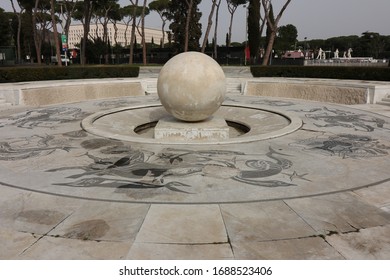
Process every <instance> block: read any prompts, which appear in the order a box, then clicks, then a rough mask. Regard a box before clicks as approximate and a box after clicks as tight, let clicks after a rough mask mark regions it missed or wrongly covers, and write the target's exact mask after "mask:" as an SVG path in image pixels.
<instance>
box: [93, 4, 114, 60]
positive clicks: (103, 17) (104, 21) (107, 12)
mask: <svg viewBox="0 0 390 280" xmlns="http://www.w3.org/2000/svg"><path fill="white" fill-rule="evenodd" d="M117 2H118V0H98V1H97V3H96V7H95V16H96V19H97V21H99V23H100V24H101V25H102V27H103V38H102V41H103V44H104V45H105V46H106V48H105V51H104V61H105V63H106V64H108V57H109V52H108V45H109V42H108V27H107V26H108V23H109V21H110V20H111V18H112V16H113V13H112V12H113V11H114V10H116V9H119V5H118V4H117ZM97 31H98V28H96V32H97ZM96 37H98V36H96Z"/></svg>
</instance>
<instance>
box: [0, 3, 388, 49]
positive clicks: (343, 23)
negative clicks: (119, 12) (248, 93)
mask: <svg viewBox="0 0 390 280" xmlns="http://www.w3.org/2000/svg"><path fill="white" fill-rule="evenodd" d="M15 2H16V1H15ZM139 2H143V1H142V0H140V1H139ZM148 2H152V1H151V0H149V1H148ZM211 2H212V1H211V0H202V2H201V4H200V6H199V8H200V10H201V12H202V13H203V14H202V18H201V23H202V27H203V30H204V31H205V28H206V27H207V19H208V15H209V12H210V9H211ZM285 2H286V0H273V1H272V3H273V5H274V13H275V16H276V15H277V14H278V13H279V11H280V9H281V7H282V6H283V4H284V3H285ZM118 3H119V4H120V5H121V6H125V5H129V4H130V1H129V0H119V2H118ZM0 7H1V8H3V9H4V10H6V11H12V8H11V4H10V0H0ZM389 11H390V0H370V1H366V0H341V1H340V0H292V1H291V3H290V4H289V6H288V7H287V9H286V10H285V12H284V14H283V16H282V19H281V21H280V23H279V26H281V25H286V24H293V25H294V26H295V27H296V28H297V30H298V40H300V41H303V40H304V38H305V37H306V38H307V40H312V39H327V38H331V37H338V36H346V35H358V36H360V35H361V34H362V33H363V32H366V31H370V32H377V33H379V34H381V35H390V16H389V15H390V14H389ZM219 14H220V18H219V23H218V26H219V28H218V44H225V37H226V33H227V32H228V28H229V19H230V18H229V17H230V14H229V13H228V10H227V4H226V0H222V2H221V8H220V12H219ZM145 22H146V23H145V24H146V26H147V27H149V28H157V29H160V28H161V20H160V17H159V16H158V14H157V13H155V12H152V13H151V14H150V15H148V16H147V17H146V18H145ZM167 28H168V27H167ZM213 32H214V28H212V31H211V35H210V41H211V37H212V36H213V34H214V33H213ZM245 40H246V9H245V8H244V7H243V6H240V7H239V8H238V9H237V11H236V13H235V14H234V21H233V33H232V41H233V42H243V41H245Z"/></svg>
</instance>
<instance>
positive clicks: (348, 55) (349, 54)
mask: <svg viewBox="0 0 390 280" xmlns="http://www.w3.org/2000/svg"><path fill="white" fill-rule="evenodd" d="M347 57H348V58H351V57H352V49H351V48H349V49H348V53H347Z"/></svg>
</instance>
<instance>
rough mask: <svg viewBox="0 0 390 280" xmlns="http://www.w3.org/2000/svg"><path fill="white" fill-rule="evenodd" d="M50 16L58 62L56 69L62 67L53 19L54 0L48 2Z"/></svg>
mask: <svg viewBox="0 0 390 280" xmlns="http://www.w3.org/2000/svg"><path fill="white" fill-rule="evenodd" d="M50 16H51V20H52V22H53V33H54V43H55V47H56V54H57V62H58V63H57V65H58V67H62V61H61V48H60V41H59V40H58V31H57V20H56V17H55V10H54V0H50Z"/></svg>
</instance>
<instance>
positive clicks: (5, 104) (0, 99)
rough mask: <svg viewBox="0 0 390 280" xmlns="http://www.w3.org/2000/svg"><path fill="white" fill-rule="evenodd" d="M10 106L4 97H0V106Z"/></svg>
mask: <svg viewBox="0 0 390 280" xmlns="http://www.w3.org/2000/svg"><path fill="white" fill-rule="evenodd" d="M9 106H12V103H10V102H7V100H5V98H0V107H9Z"/></svg>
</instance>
